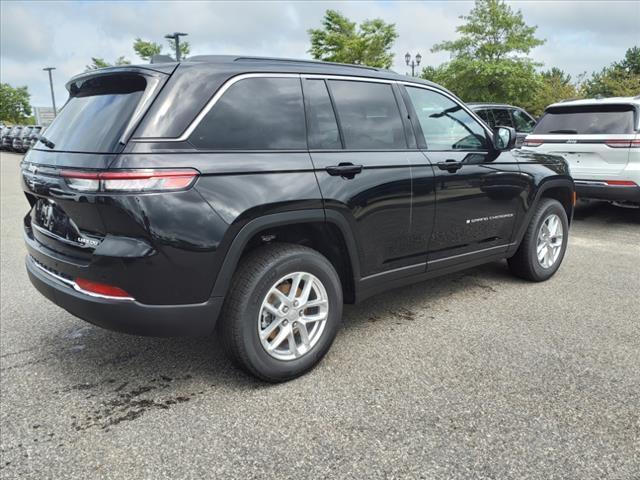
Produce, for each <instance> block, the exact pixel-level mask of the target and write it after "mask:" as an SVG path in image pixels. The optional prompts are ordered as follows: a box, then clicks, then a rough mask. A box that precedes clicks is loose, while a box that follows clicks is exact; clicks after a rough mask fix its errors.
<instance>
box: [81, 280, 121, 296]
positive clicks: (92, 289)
mask: <svg viewBox="0 0 640 480" xmlns="http://www.w3.org/2000/svg"><path fill="white" fill-rule="evenodd" d="M75 288H76V290H79V291H81V292H83V293H88V294H89V295H97V296H100V297H107V298H113V299H118V300H133V297H132V296H131V295H129V294H128V293H127V292H125V291H124V290H122V289H121V288H118V287H114V286H113V285H107V284H106V283H99V282H94V281H92V280H87V279H86V278H76V279H75Z"/></svg>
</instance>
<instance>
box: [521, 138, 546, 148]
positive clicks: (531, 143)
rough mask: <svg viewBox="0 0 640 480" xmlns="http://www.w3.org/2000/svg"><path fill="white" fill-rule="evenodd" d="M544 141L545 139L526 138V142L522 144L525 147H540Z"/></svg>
mask: <svg viewBox="0 0 640 480" xmlns="http://www.w3.org/2000/svg"><path fill="white" fill-rule="evenodd" d="M543 143H544V140H529V139H526V138H525V139H524V142H522V146H523V147H539V146H540V145H542V144H543Z"/></svg>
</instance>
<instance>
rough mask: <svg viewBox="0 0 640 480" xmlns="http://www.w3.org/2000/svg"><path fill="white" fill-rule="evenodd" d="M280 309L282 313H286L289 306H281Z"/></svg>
mask: <svg viewBox="0 0 640 480" xmlns="http://www.w3.org/2000/svg"><path fill="white" fill-rule="evenodd" d="M282 311H283V312H284V313H287V312H288V311H289V307H287V306H286V305H285V306H284V307H282Z"/></svg>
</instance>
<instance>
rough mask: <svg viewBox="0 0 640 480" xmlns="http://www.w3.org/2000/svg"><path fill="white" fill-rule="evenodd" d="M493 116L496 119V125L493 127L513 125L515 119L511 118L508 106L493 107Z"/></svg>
mask: <svg viewBox="0 0 640 480" xmlns="http://www.w3.org/2000/svg"><path fill="white" fill-rule="evenodd" d="M493 118H494V121H495V125H493V127H494V128H495V127H513V120H511V115H510V114H509V110H507V109H506V108H494V109H493Z"/></svg>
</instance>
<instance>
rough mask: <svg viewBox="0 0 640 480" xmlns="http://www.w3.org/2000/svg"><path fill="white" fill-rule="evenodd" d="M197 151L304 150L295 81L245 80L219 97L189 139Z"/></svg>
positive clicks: (298, 89) (301, 112)
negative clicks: (199, 149)
mask: <svg viewBox="0 0 640 480" xmlns="http://www.w3.org/2000/svg"><path fill="white" fill-rule="evenodd" d="M189 140H190V142H191V143H192V144H193V145H194V146H195V147H196V148H202V149H214V150H306V148H307V141H306V132H305V119H304V106H303V103H302V88H301V86H300V79H298V78H246V79H244V80H240V81H238V82H236V83H234V84H233V85H231V87H229V89H228V90H227V91H226V92H225V93H224V95H222V97H220V99H219V100H218V102H217V103H216V104H215V105H214V106H213V108H212V109H211V111H210V112H209V113H208V114H207V115H206V116H205V117H204V118H203V119H202V121H201V122H200V125H198V127H197V128H196V129H195V131H194V132H193V134H192V135H191V137H190V139H189Z"/></svg>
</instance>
